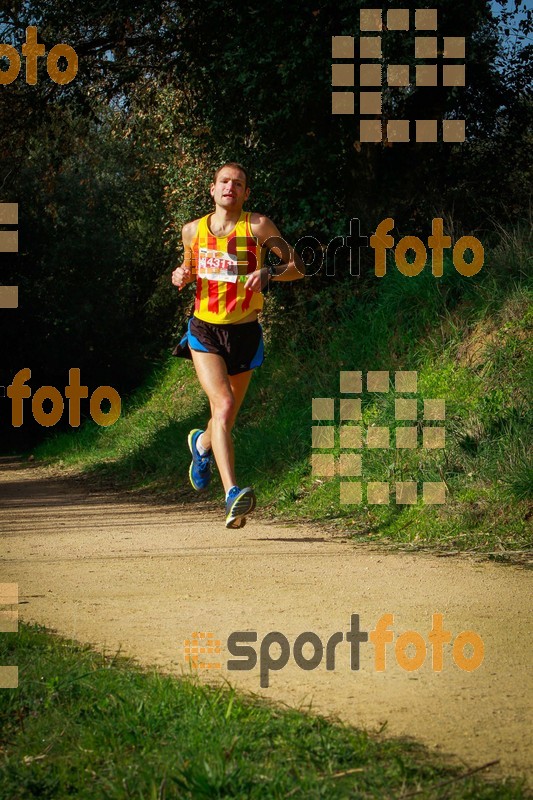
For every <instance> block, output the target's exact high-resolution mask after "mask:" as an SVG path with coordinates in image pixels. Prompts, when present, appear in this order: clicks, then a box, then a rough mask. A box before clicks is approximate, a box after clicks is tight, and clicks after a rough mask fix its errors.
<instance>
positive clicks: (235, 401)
mask: <svg viewBox="0 0 533 800" xmlns="http://www.w3.org/2000/svg"><path fill="white" fill-rule="evenodd" d="M191 354H192V359H193V363H194V367H195V369H196V374H197V375H198V380H199V381H200V384H201V386H202V388H203V390H204V391H205V393H206V395H207V397H208V399H209V403H210V406H211V419H210V420H209V423H208V425H207V428H206V430H205V432H204V433H203V434H202V437H201V445H202V447H204V448H205V449H206V450H207V449H209V448H210V447H211V448H212V449H213V453H214V456H215V460H216V462H217V467H218V471H219V474H220V479H221V481H222V484H223V486H224V491H225V492H226V493H227V492H228V491H229V489H231V487H232V486H235V485H236V483H237V481H236V478H235V456H234V450H233V440H232V437H231V431H232V428H233V425H234V423H235V419H236V417H237V413H238V411H239V408H240V407H241V404H242V401H243V400H244V397H245V395H246V391H247V389H248V386H249V384H250V378H251V377H252V370H249V371H247V372H241V373H240V374H239V375H228V372H227V368H226V364H225V362H224V359H223V358H222V357H221V356H218V355H215V354H214V353H200V352H198V351H197V350H191Z"/></svg>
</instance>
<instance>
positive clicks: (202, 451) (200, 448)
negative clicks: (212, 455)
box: [196, 434, 211, 456]
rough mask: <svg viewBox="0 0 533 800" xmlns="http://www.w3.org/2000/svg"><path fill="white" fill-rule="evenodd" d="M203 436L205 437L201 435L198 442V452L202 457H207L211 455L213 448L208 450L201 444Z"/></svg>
mask: <svg viewBox="0 0 533 800" xmlns="http://www.w3.org/2000/svg"><path fill="white" fill-rule="evenodd" d="M202 436H203V434H200V436H199V437H198V439H197V440H196V449H197V450H198V452H199V453H200V455H201V456H206V455H207V454H208V453H209V450H211V448H209V449H208V450H206V448H205V447H203V445H201V444H200V440H201V438H202Z"/></svg>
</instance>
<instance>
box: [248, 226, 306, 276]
mask: <svg viewBox="0 0 533 800" xmlns="http://www.w3.org/2000/svg"><path fill="white" fill-rule="evenodd" d="M250 222H251V228H252V233H253V234H254V236H256V237H257V239H258V241H259V244H261V245H263V246H265V247H267V248H268V249H269V250H271V251H272V252H273V253H274V254H275V255H277V256H278V258H281V260H282V263H281V264H278V266H277V268H276V269H277V274H276V275H274V276H272V277H271V280H273V281H297V280H299V279H300V278H303V277H304V275H305V265H304V263H303V261H302V259H301V257H300V256H299V255H298V253H297V252H296V250H295V249H294V248H293V247H291V246H290V245H289V244H288V243H287V242H286V241H285V240H284V239H283V237H282V235H281V233H280V232H279V230H278V228H277V227H276V225H274V223H273V222H272V220H271V219H269V218H268V217H265V216H263V214H252V218H251V220H250ZM278 242H279V244H278Z"/></svg>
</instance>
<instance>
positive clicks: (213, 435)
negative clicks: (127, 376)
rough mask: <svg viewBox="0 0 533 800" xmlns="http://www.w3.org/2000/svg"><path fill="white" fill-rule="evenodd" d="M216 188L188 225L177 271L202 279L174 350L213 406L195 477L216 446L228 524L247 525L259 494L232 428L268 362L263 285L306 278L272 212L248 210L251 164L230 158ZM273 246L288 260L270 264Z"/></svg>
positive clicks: (182, 277) (194, 441) (197, 448)
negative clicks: (245, 476) (238, 469)
mask: <svg viewBox="0 0 533 800" xmlns="http://www.w3.org/2000/svg"><path fill="white" fill-rule="evenodd" d="M209 191H210V193H211V197H212V198H213V200H214V201H215V210H214V211H212V212H210V213H209V214H206V215H205V217H202V218H201V219H195V220H193V221H192V222H187V223H186V224H185V225H184V226H183V230H182V239H183V249H184V258H183V264H181V266H179V267H177V268H176V269H175V270H174V272H173V273H172V283H173V284H174V286H177V287H178V289H182V288H183V287H184V286H185V285H186V284H188V283H191V282H192V281H194V280H196V299H195V305H194V314H193V316H192V317H191V319H190V320H189V323H188V328H187V332H186V334H185V336H184V337H183V338H182V340H181V341H180V343H179V344H178V345H177V347H176V348H175V350H174V352H173V354H174V355H177V356H181V357H184V358H192V361H193V364H194V368H195V370H196V374H197V376H198V380H199V381H200V384H201V386H202V388H203V390H204V391H205V393H206V395H207V397H208V399H209V404H210V406H211V418H210V420H209V422H208V423H207V426H206V428H205V430H202V429H199V428H195V429H194V430H192V431H191V432H190V433H189V437H188V443H189V449H190V451H191V455H192V462H191V466H190V469H189V478H190V481H191V484H192V486H193V488H194V489H196V491H203V490H205V489H207V487H208V486H209V482H210V480H211V463H212V458H211V454H212V453H213V455H214V457H215V460H216V463H217V467H218V471H219V474H220V478H221V480H222V484H223V486H224V491H225V492H226V527H227V528H242V527H243V526H244V524H245V522H246V515H247V514H249V513H250V512H251V511H253V510H254V508H255V505H256V498H255V494H254V490H253V489H252V487H251V486H247V487H246V488H244V489H241V488H240V487H239V486H238V485H237V480H236V477H235V457H234V450H233V441H232V436H231V431H232V428H233V425H234V424H235V419H236V417H237V414H238V412H239V408H240V407H241V404H242V401H243V400H244V397H245V395H246V391H247V389H248V386H249V384H250V378H251V377H252V371H253V370H254V369H255V368H256V367H259V366H260V365H261V364H262V362H263V335H262V329H261V325H260V324H259V322H258V319H257V318H258V314H259V312H260V311H261V309H262V308H263V299H264V298H263V294H262V289H263V288H264V287H265V286H266V285H267V283H268V280H269V279H270V280H275V281H293V280H297V279H298V278H303V273H304V267H303V262H302V261H301V259H300V258H299V256H298V254H297V253H295V252H294V251H293V250H292V249H291V248H289V246H288V245H287V244H286V243H285V242H284V241H283V239H282V238H281V234H280V232H279V231H278V229H277V228H276V226H275V225H274V223H273V222H272V221H271V220H270V219H268V217H265V216H264V215H263V214H257V213H254V212H249V211H246V212H245V211H243V210H242V209H243V205H244V203H245V202H246V200H248V197H249V195H250V187H249V185H248V175H247V173H246V170H245V169H244V167H242V166H241V165H240V164H237V163H236V162H233V161H232V162H227V163H226V164H223V165H222V166H221V167H219V169H217V171H216V172H215V175H214V177H213V182H212V184H211V187H210V190H209ZM267 250H272V252H273V253H275V254H276V255H277V256H278V257H279V258H280V259H282V263H280V264H278V265H277V266H269V267H265V266H263V264H264V260H265V254H266V252H267ZM295 259H296V261H297V264H298V266H296V264H295V263H294V260H295Z"/></svg>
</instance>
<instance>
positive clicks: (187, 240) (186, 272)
mask: <svg viewBox="0 0 533 800" xmlns="http://www.w3.org/2000/svg"><path fill="white" fill-rule="evenodd" d="M197 229H198V220H197V219H195V220H193V221H192V222H186V223H185V225H184V226H183V228H182V229H181V240H182V242H183V262H182V263H181V264H180V266H179V267H176V269H175V270H174V272H173V273H172V283H173V284H174V286H177V287H178V289H180V290H181V289H183V287H184V286H186V285H187V284H188V283H191V282H192V281H193V280H194V277H195V276H194V275H193V263H192V247H191V245H192V241H193V239H194V235H195V233H196V231H197Z"/></svg>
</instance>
